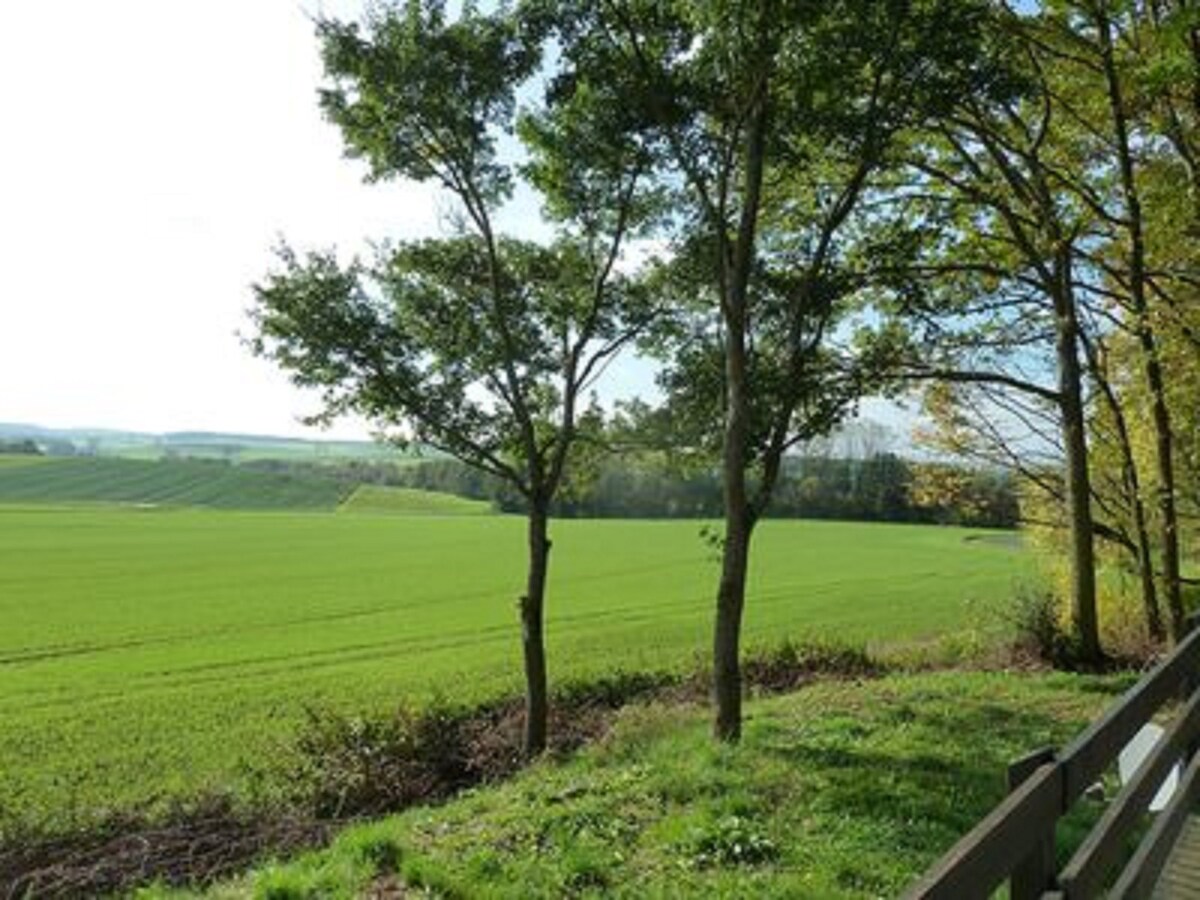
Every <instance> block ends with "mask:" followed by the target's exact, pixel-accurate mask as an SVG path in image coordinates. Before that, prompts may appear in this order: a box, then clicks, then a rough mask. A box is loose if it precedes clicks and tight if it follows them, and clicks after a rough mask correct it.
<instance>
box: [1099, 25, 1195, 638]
mask: <svg viewBox="0 0 1200 900" xmlns="http://www.w3.org/2000/svg"><path fill="white" fill-rule="evenodd" d="M1097 25H1098V26H1099V27H1098V29H1097V30H1098V33H1099V35H1100V46H1101V53H1102V60H1103V64H1104V73H1105V77H1106V81H1107V83H1108V100H1109V110H1110V112H1111V113H1112V118H1113V130H1114V131H1115V132H1116V138H1117V140H1116V145H1117V160H1118V163H1119V168H1120V171H1121V188H1122V192H1123V194H1124V199H1125V214H1126V215H1125V218H1126V232H1127V234H1128V236H1129V248H1128V253H1129V299H1130V302H1131V304H1132V306H1133V314H1134V317H1135V320H1136V325H1137V336H1138V345H1139V346H1140V348H1141V351H1142V364H1143V368H1144V372H1145V377H1146V387H1147V389H1148V390H1149V392H1150V400H1151V414H1152V419H1153V422H1154V438H1155V442H1154V447H1155V464H1156V467H1157V469H1158V512H1159V528H1160V529H1161V540H1162V569H1163V571H1162V576H1163V581H1164V587H1165V588H1166V594H1167V610H1168V611H1169V613H1170V615H1171V634H1172V636H1173V637H1174V638H1175V639H1176V640H1178V639H1179V638H1181V637H1183V633H1184V628H1185V625H1184V612H1183V597H1182V591H1181V588H1180V580H1179V576H1180V572H1179V519H1178V514H1177V512H1176V509H1175V460H1174V452H1175V451H1174V438H1173V436H1172V432H1171V412H1170V410H1169V409H1168V407H1167V400H1166V388H1165V386H1164V385H1163V376H1162V365H1161V363H1160V361H1159V355H1158V342H1157V339H1156V337H1155V334H1154V327H1153V325H1152V324H1151V322H1150V309H1149V302H1148V300H1147V295H1146V242H1145V235H1144V227H1143V220H1142V204H1141V196H1140V195H1139V193H1138V187H1137V179H1136V177H1135V174H1134V160H1133V150H1132V147H1131V145H1130V137H1129V126H1128V122H1127V121H1126V114H1125V101H1124V98H1123V92H1122V85H1121V79H1120V74H1119V73H1118V72H1117V67H1116V59H1115V56H1114V48H1113V43H1112V32H1111V24H1110V22H1109V20H1108V18H1107V16H1105V15H1104V14H1103V11H1102V8H1101V14H1100V16H1099V19H1098V22H1097ZM1193 37H1195V35H1193ZM1194 46H1200V45H1194Z"/></svg>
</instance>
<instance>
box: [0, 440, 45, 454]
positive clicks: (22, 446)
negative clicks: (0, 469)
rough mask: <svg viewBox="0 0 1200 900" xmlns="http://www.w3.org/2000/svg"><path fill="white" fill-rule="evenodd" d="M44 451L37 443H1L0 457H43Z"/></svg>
mask: <svg viewBox="0 0 1200 900" xmlns="http://www.w3.org/2000/svg"><path fill="white" fill-rule="evenodd" d="M41 455H42V450H41V448H40V447H38V445H37V442H36V441H32V440H16V441H0V456H41Z"/></svg>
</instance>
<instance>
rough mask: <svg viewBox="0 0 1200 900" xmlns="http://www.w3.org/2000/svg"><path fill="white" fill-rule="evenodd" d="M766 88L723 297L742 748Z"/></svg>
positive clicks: (720, 722)
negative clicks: (751, 338)
mask: <svg viewBox="0 0 1200 900" xmlns="http://www.w3.org/2000/svg"><path fill="white" fill-rule="evenodd" d="M766 129H767V109H766V83H765V81H764V83H763V85H762V87H761V93H760V95H759V97H758V98H757V99H756V100H755V108H754V109H753V111H752V114H751V116H750V121H749V125H748V128H747V132H746V149H745V157H744V159H745V163H746V167H745V175H744V178H745V182H744V187H743V192H742V209H741V214H740V216H739V221H738V230H737V241H736V243H735V245H734V252H733V256H732V259H731V260H730V265H729V272H728V275H729V278H728V287H727V289H726V290H725V291H724V295H723V296H722V298H721V308H722V316H723V318H724V321H725V330H726V334H725V405H726V408H725V435H724V456H723V469H724V472H723V476H724V477H723V496H724V503H725V544H724V548H723V550H722V557H721V582H720V585H719V586H718V588H717V615H716V623H715V626H714V629H713V699H714V701H715V702H716V706H717V716H716V720H715V721H714V723H713V734H714V736H715V737H716V738H717V739H718V740H722V741H730V742H735V741H737V740H739V739H740V738H741V736H742V676H741V666H740V663H739V659H738V654H739V648H740V645H741V631H742V608H743V607H744V606H745V601H746V573H747V564H748V561H749V556H750V534H751V532H752V531H753V528H754V516H753V513H752V511H751V509H750V499H749V496H748V492H747V490H746V465H747V462H748V457H747V450H748V444H749V440H750V401H751V397H750V370H749V358H748V352H747V336H746V332H747V329H748V328H749V326H750V321H749V289H750V271H751V268H752V267H753V265H754V242H755V232H756V229H757V226H758V212H759V205H760V203H761V197H762V181H763V172H764V162H765V157H766Z"/></svg>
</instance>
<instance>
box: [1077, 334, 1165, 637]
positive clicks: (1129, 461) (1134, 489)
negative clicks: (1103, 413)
mask: <svg viewBox="0 0 1200 900" xmlns="http://www.w3.org/2000/svg"><path fill="white" fill-rule="evenodd" d="M1084 347H1085V349H1087V350H1088V353H1087V360H1088V366H1089V368H1090V370H1091V374H1092V379H1093V380H1094V381H1095V382H1096V385H1097V386H1098V387H1099V389H1100V395H1101V396H1102V397H1103V398H1104V401H1105V403H1106V404H1107V405H1108V410H1109V414H1110V415H1111V416H1112V417H1113V425H1114V426H1115V427H1116V430H1117V441H1118V442H1119V444H1120V448H1121V486H1122V488H1124V490H1125V496H1126V497H1127V499H1128V503H1129V509H1130V511H1131V512H1132V513H1133V529H1134V533H1135V536H1136V539H1137V543H1136V546H1134V547H1132V548H1130V549H1131V551H1132V552H1133V554H1134V557H1135V560H1136V565H1137V570H1138V576H1139V578H1140V579H1141V583H1142V610H1143V612H1144V613H1145V614H1146V631H1147V633H1148V634H1149V635H1150V637H1152V638H1153V639H1154V640H1156V641H1161V640H1162V639H1163V637H1164V636H1165V632H1164V631H1163V622H1162V610H1161V609H1159V606H1158V585H1157V583H1156V582H1155V579H1154V553H1153V549H1152V548H1151V545H1150V530H1149V527H1148V526H1147V524H1146V504H1145V501H1144V500H1142V479H1141V475H1140V474H1139V473H1138V464H1137V458H1136V457H1135V456H1134V453H1133V443H1132V441H1131V440H1130V438H1129V423H1128V421H1127V420H1126V418H1125V410H1124V409H1122V408H1121V401H1120V399H1119V398H1118V397H1117V392H1116V391H1115V390H1114V389H1113V386H1112V382H1111V381H1110V380H1109V378H1108V373H1107V371H1106V369H1105V366H1104V363H1103V362H1102V360H1101V357H1100V355H1099V354H1098V353H1096V352H1095V351H1094V349H1092V348H1090V347H1089V345H1088V343H1087V342H1086V341H1085V342H1084Z"/></svg>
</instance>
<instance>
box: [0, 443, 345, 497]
mask: <svg viewBox="0 0 1200 900" xmlns="http://www.w3.org/2000/svg"><path fill="white" fill-rule="evenodd" d="M3 459H5V462H4V463H2V464H0V503H135V504H151V505H163V506H206V507H214V508H218V509H230V508H233V509H312V510H332V509H334V508H336V507H337V505H338V504H339V503H340V502H341V501H342V500H343V499H344V497H345V496H346V494H347V493H349V491H350V488H349V487H347V486H346V485H344V484H340V483H338V482H337V481H335V480H334V479H332V478H320V477H314V476H310V475H309V476H296V475H291V474H288V473H277V472H263V471H258V470H255V469H247V468H242V467H240V466H235V465H230V464H228V463H223V462H218V461H216V460H195V459H192V460H162V461H149V460H134V459H110V458H103V457H82V458H66V459H47V458H45V457H38V456H10V457H7V458H3Z"/></svg>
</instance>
